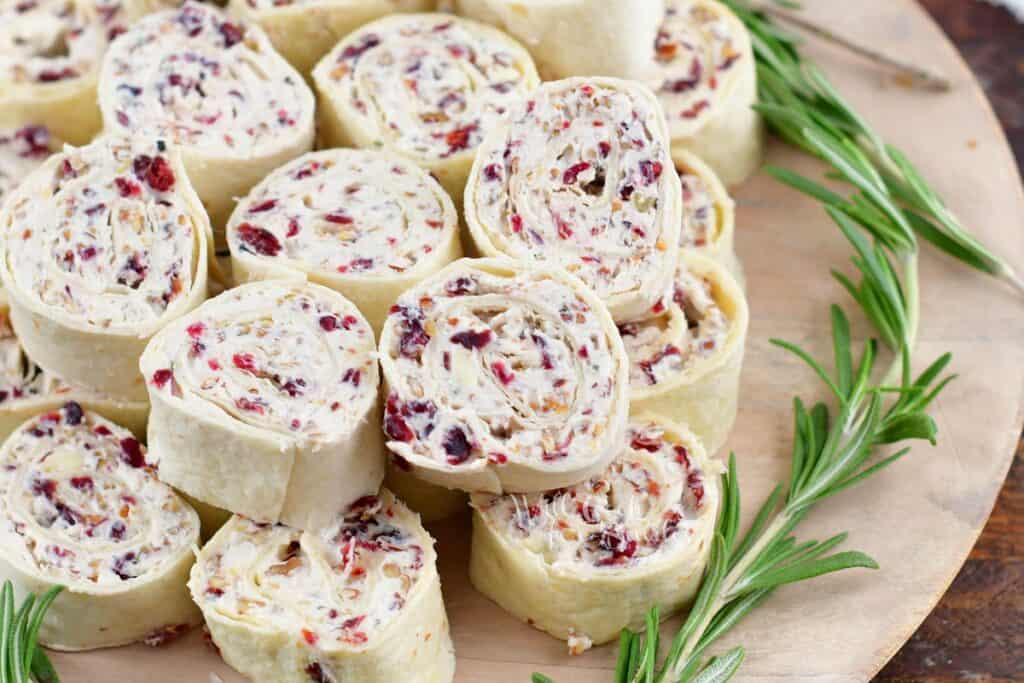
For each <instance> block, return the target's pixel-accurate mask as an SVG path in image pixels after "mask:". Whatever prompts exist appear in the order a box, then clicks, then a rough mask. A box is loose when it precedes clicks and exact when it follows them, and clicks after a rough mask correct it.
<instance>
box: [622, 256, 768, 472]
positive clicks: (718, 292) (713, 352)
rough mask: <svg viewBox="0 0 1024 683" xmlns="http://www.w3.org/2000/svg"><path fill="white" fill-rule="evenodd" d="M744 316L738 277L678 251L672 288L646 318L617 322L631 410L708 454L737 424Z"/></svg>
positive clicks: (714, 450) (745, 324)
mask: <svg viewBox="0 0 1024 683" xmlns="http://www.w3.org/2000/svg"><path fill="white" fill-rule="evenodd" d="M748 323H749V312H748V309H747V302H746V297H745V296H744V295H743V290H742V289H741V288H740V286H739V284H738V283H737V282H736V279H735V278H733V276H732V275H730V274H729V272H728V271H727V270H726V269H725V268H724V267H723V266H722V265H720V264H718V263H716V262H715V261H713V260H711V259H710V258H708V257H707V256H704V255H701V254H698V253H692V252H687V251H686V250H685V249H684V250H682V253H681V255H680V263H679V268H678V269H677V271H676V275H675V283H674V285H673V286H672V289H671V290H670V292H669V293H668V294H667V295H666V296H665V297H664V298H663V299H662V300H661V301H659V302H658V303H657V304H655V306H654V307H653V308H652V309H651V310H650V312H649V313H648V315H647V316H645V317H643V318H638V319H635V320H631V321H628V322H620V323H619V333H620V334H621V335H622V342H623V344H624V345H625V347H626V354H627V355H628V356H629V361H630V370H629V380H630V387H631V391H630V410H631V411H632V412H633V413H634V414H637V413H657V414H659V415H664V416H666V417H668V418H670V419H672V420H675V421H676V422H679V423H681V424H685V425H687V426H688V427H689V428H690V429H692V430H693V431H694V433H696V434H697V436H698V437H699V438H700V440H701V443H703V444H704V445H705V447H706V448H707V451H708V453H710V454H712V455H713V454H714V453H715V452H717V451H718V449H719V448H721V446H722V444H723V443H725V439H726V437H727V436H728V434H729V430H730V429H731V428H732V425H733V422H735V420H736V407H737V406H736V404H737V400H738V396H739V383H740V369H741V367H742V365H743V345H744V343H745V341H746V336H747V325H748Z"/></svg>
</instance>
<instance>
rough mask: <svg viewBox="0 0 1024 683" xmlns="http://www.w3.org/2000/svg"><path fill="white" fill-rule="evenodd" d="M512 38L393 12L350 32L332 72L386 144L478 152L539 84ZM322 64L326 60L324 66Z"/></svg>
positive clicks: (422, 150)
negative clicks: (535, 84) (392, 14)
mask: <svg viewBox="0 0 1024 683" xmlns="http://www.w3.org/2000/svg"><path fill="white" fill-rule="evenodd" d="M523 54H524V53H523V51H522V49H521V48H519V47H518V45H516V44H515V43H514V42H513V41H512V40H511V39H510V38H506V37H504V36H503V35H502V34H500V33H499V32H497V31H495V30H493V29H490V28H487V27H483V26H481V25H478V24H475V23H472V22H467V21H464V20H460V19H456V18H454V17H445V16H441V15H433V14H432V15H411V16H405V17H390V18H387V19H384V20H381V21H378V22H374V23H372V24H369V25H367V26H365V27H363V28H362V29H360V30H358V31H356V32H354V33H352V34H350V35H349V36H348V37H346V38H345V39H344V40H343V41H342V42H341V43H340V44H339V45H338V47H337V48H335V50H334V51H333V52H331V54H330V55H328V56H327V57H325V59H326V60H333V66H332V67H331V68H330V70H329V71H326V72H325V73H326V74H328V76H329V82H330V84H331V86H332V87H333V88H336V89H337V92H338V93H340V98H339V99H340V100H343V101H344V102H345V103H346V104H347V106H348V107H350V108H351V110H352V111H353V112H354V113H355V114H356V115H358V116H359V122H360V125H361V126H363V127H365V128H366V129H367V130H370V131H373V135H374V136H375V137H376V138H377V139H378V140H379V141H380V144H381V145H384V146H387V147H389V148H393V149H396V150H397V151H399V152H402V153H404V154H407V155H410V156H413V157H416V158H421V159H423V158H426V159H431V160H443V159H448V158H451V157H455V156H459V155H462V154H470V155H471V154H472V153H473V150H475V149H476V148H477V146H478V145H479V144H480V142H481V140H483V137H484V135H485V134H486V133H487V132H488V131H490V130H491V129H492V128H494V126H495V124H497V123H498V122H499V121H501V120H503V119H504V118H505V116H506V114H507V112H508V110H509V107H511V106H512V105H513V104H515V103H517V102H519V101H521V100H522V98H523V97H524V96H525V94H526V92H527V91H528V89H529V88H530V87H531V85H532V80H531V78H530V77H529V74H530V73H531V72H532V66H529V65H527V64H524V63H523V62H522V60H523ZM321 68H322V67H321Z"/></svg>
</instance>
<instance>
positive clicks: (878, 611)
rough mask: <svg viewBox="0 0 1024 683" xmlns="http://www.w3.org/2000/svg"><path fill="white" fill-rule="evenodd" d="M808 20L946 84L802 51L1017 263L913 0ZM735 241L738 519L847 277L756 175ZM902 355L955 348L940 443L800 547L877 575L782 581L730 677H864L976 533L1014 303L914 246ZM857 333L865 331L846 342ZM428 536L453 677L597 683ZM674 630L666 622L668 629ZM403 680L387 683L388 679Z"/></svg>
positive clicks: (1006, 161)
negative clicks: (916, 282)
mask: <svg viewBox="0 0 1024 683" xmlns="http://www.w3.org/2000/svg"><path fill="white" fill-rule="evenodd" d="M808 5H809V7H808V9H807V10H806V11H807V13H808V15H809V16H811V17H812V18H814V19H815V20H817V21H821V22H824V23H826V24H829V25H831V26H833V27H834V28H836V29H838V30H839V31H840V32H841V33H844V34H848V35H850V36H852V37H854V38H855V39H857V40H859V41H860V42H863V43H866V44H870V45H873V46H875V47H877V48H880V49H884V50H886V51H887V52H890V53H892V54H893V55H898V56H900V57H903V58H907V59H910V60H912V61H914V62H917V63H921V64H927V65H929V66H931V67H934V68H935V69H937V70H940V71H942V72H944V73H945V74H946V75H948V76H950V77H951V78H952V80H953V81H954V83H955V89H954V91H953V92H951V93H948V94H944V95H936V94H928V93H921V92H917V91H911V90H908V89H906V88H904V87H901V86H899V85H897V84H896V82H895V81H893V80H892V79H891V78H889V77H887V76H885V75H884V74H881V73H880V72H879V71H878V70H877V69H876V68H875V67H873V66H871V65H868V64H866V63H864V62H862V61H860V60H857V59H856V58H854V57H851V56H849V55H848V54H846V53H844V52H841V51H838V50H836V49H833V48H829V47H823V46H821V45H818V44H816V43H814V41H809V44H808V49H809V52H810V53H811V54H812V55H813V56H814V57H815V58H816V59H817V60H818V62H819V63H820V64H821V65H822V66H824V67H825V68H826V70H827V71H828V72H829V74H830V75H831V76H832V77H833V79H834V80H835V82H836V83H837V85H838V86H839V88H840V90H841V91H842V92H843V93H844V94H845V95H846V96H847V97H848V98H849V99H850V100H851V101H852V102H853V104H854V105H855V106H856V108H857V109H858V110H859V111H861V112H863V113H864V114H865V115H866V117H867V118H868V119H869V120H870V121H871V122H872V123H873V124H875V125H876V126H877V127H878V129H879V130H880V131H881V133H882V134H883V135H884V136H885V137H886V138H888V139H889V140H892V141H895V142H897V143H898V144H899V146H900V147H901V148H902V149H903V150H905V151H906V153H907V154H908V155H909V156H910V158H911V159H913V160H914V161H915V162H916V163H917V164H918V165H919V166H920V168H921V169H922V171H923V173H924V175H925V176H926V177H927V178H928V179H929V180H930V181H931V182H932V183H933V184H934V186H935V187H936V188H937V189H938V190H939V191H940V193H941V194H942V195H943V196H944V197H946V198H948V200H949V202H950V204H951V206H952V208H953V209H954V211H956V213H958V214H959V215H960V217H961V218H962V219H963V221H964V222H965V224H966V225H968V226H970V227H971V228H972V229H973V230H975V231H976V233H977V234H978V235H979V236H980V237H981V238H982V239H983V240H985V241H986V242H987V243H988V244H990V245H992V246H993V247H994V248H995V250H996V251H998V252H999V253H1001V254H1003V255H1004V256H1006V257H1007V258H1008V259H1009V260H1010V261H1011V262H1012V263H1014V264H1016V265H1017V266H1018V267H1021V268H1024V231H1022V227H1024V194H1022V191H1021V182H1020V178H1019V176H1018V173H1017V169H1016V166H1015V165H1014V163H1013V158H1012V155H1011V153H1010V150H1009V148H1008V146H1007V144H1006V140H1005V138H1004V136H1003V133H1002V131H1001V129H1000V127H999V124H998V122H997V121H996V119H995V117H994V116H993V114H992V111H991V109H990V107H989V105H988V103H987V102H986V101H985V99H984V96H983V95H982V92H981V90H980V88H979V87H978V84H977V83H976V82H975V81H974V80H973V78H972V76H971V74H970V71H969V70H968V68H967V66H966V65H965V64H964V63H963V62H962V60H961V59H960V57H959V56H958V54H957V52H956V50H955V49H954V48H953V46H952V45H951V44H950V43H949V42H948V41H947V40H946V38H945V37H944V36H943V34H942V33H941V31H940V30H939V28H938V27H937V26H935V25H934V24H933V23H932V21H931V19H930V18H928V16H927V15H926V14H925V12H924V11H923V10H922V9H921V8H920V7H918V6H917V5H916V3H914V2H913V1H912V0H858V1H857V2H850V1H849V0H818V1H817V2H814V3H808ZM769 160H770V161H771V162H773V163H777V164H780V165H783V166H786V167H789V168H794V169H796V170H798V171H801V172H804V173H807V174H818V173H820V167H818V166H816V165H815V163H814V162H812V161H810V160H808V159H807V158H806V157H804V156H802V155H801V154H799V153H797V152H795V151H793V150H791V149H789V148H786V147H785V146H783V145H781V144H778V143H774V144H772V145H771V147H770V154H769ZM734 193H735V196H736V198H737V200H738V203H739V214H738V226H737V228H738V229H737V233H738V234H737V245H738V250H739V253H740V257H741V258H742V260H743V262H744V265H745V269H746V276H747V288H748V294H749V297H750V306H751V311H752V325H751V329H750V335H749V342H748V347H747V356H746V365H745V369H744V379H743V394H742V398H741V404H740V415H739V419H738V421H737V425H736V429H735V431H734V434H733V437H732V439H731V442H730V444H729V447H730V448H732V449H734V450H735V451H736V453H737V456H738V459H739V463H740V479H741V487H742V491H743V498H744V501H745V504H746V508H745V509H744V515H745V517H746V518H747V519H749V516H750V514H751V512H752V510H753V508H755V507H756V506H757V505H758V504H759V503H760V501H761V500H763V497H764V496H765V495H766V493H767V492H768V491H769V490H770V489H771V487H772V486H773V485H774V483H775V482H776V481H778V480H780V479H781V478H783V477H785V476H786V474H787V472H788V454H789V449H790V445H791V444H790V434H791V420H792V416H791V412H790V405H791V400H792V397H793V396H794V395H797V394H799V395H801V396H802V397H804V398H805V399H806V400H813V399H816V398H819V397H821V396H822V392H821V387H820V385H819V382H818V381H817V380H816V379H815V378H814V377H813V376H812V374H811V373H810V372H809V371H808V370H807V369H806V368H804V367H803V366H801V365H800V364H799V363H798V362H797V361H795V360H794V359H793V358H791V357H789V356H788V355H787V354H785V353H784V352H782V351H781V350H778V349H776V348H775V347H772V346H771V345H769V343H768V340H769V338H772V337H781V338H784V339H787V340H790V341H793V342H796V343H799V344H801V345H803V346H804V347H805V348H808V349H809V350H811V351H812V352H814V353H815V355H816V356H817V357H821V358H827V357H829V337H828V330H829V313H828V306H829V304H830V303H833V302H837V303H841V304H843V305H845V306H846V307H847V310H849V311H853V310H854V309H853V307H852V306H851V305H850V302H849V300H848V299H847V297H846V296H845V295H844V293H843V292H842V290H841V289H840V288H839V286H838V285H836V284H835V283H834V282H832V281H831V280H830V278H829V270H830V269H832V268H839V269H843V270H845V271H847V272H849V270H850V269H849V256H850V249H849V247H848V246H847V245H846V243H845V242H844V241H843V240H842V238H841V236H840V234H839V231H838V230H837V229H836V228H835V227H834V226H833V225H832V224H831V223H830V222H829V220H828V218H827V217H826V216H825V213H824V211H823V210H822V209H821V208H820V207H819V206H818V205H816V204H815V203H813V202H811V201H809V200H807V199H805V198H803V197H802V196H798V195H797V194H795V193H793V192H791V191H788V190H786V189H784V188H783V187H781V186H779V185H778V184H777V183H775V182H774V181H772V180H771V179H770V178H768V177H767V176H765V175H763V174H762V175H759V176H758V177H755V178H754V179H752V180H751V181H749V182H748V183H747V184H745V185H744V186H743V187H741V188H738V189H736V190H735V192H734ZM921 280H922V302H921V319H922V325H921V330H920V341H919V344H918V349H917V353H916V360H917V363H918V364H919V365H920V366H922V367H923V366H924V365H925V364H927V363H928V362H930V361H932V360H933V359H934V358H936V357H937V356H938V355H940V354H941V353H943V352H945V351H952V352H953V354H954V362H953V366H952V369H953V371H954V372H958V373H959V374H960V379H958V380H957V381H956V382H955V383H954V384H953V385H951V386H950V388H949V389H948V390H947V391H946V392H945V393H944V394H943V395H942V397H941V398H940V399H939V401H938V402H937V404H936V405H935V407H934V410H933V414H934V416H935V419H936V420H937V421H938V424H939V430H940V437H939V438H940V441H939V445H938V447H935V448H932V447H929V446H928V445H927V444H919V445H915V447H914V450H913V452H912V454H911V455H910V456H908V457H907V458H906V459H904V460H903V461H902V462H900V463H898V464H897V465H895V466H894V467H892V468H891V469H889V470H886V471H885V472H884V473H883V474H881V475H879V476H878V477H877V478H876V479H873V480H871V481H870V482H868V483H867V484H865V485H863V486H861V487H859V488H856V489H853V490H851V491H848V492H846V493H845V494H843V495H841V496H839V497H838V498H837V499H835V500H834V501H832V502H830V503H828V504H827V505H826V506H823V507H822V508H821V509H819V510H817V511H816V512H814V513H813V514H812V516H811V518H810V519H809V520H808V521H807V522H805V523H804V524H803V525H802V526H801V527H800V529H799V533H800V534H801V535H802V536H803V537H806V538H811V537H817V538H822V537H825V536H829V535H832V534H833V533H836V532H838V531H842V530H847V531H849V532H850V539H849V542H848V544H847V546H848V547H851V548H858V549H861V550H864V551H866V552H868V553H869V554H871V555H872V556H874V557H875V558H876V559H877V560H878V561H879V562H880V564H881V565H882V569H881V570H880V571H878V572H868V571H851V572H848V573H844V574H841V575H836V576H832V577H827V578H823V579H818V580H816V581H814V582H813V583H808V584H802V585H797V586H792V587H788V588H784V589H782V590H780V591H778V592H777V593H776V594H775V595H773V596H772V597H771V598H770V599H769V600H768V601H767V602H766V603H765V604H764V605H763V606H762V607H761V608H760V609H759V610H758V611H757V612H755V613H754V614H752V615H751V616H750V617H748V619H747V620H746V621H745V622H743V623H742V624H741V625H740V626H739V627H738V628H737V629H736V631H735V632H734V633H733V634H731V635H730V636H729V637H728V638H727V639H726V642H723V643H722V644H721V647H720V648H719V650H721V649H724V648H726V647H728V646H731V645H733V644H737V643H742V644H744V645H745V646H746V648H747V659H746V662H745V663H744V665H743V669H742V671H741V673H740V675H739V677H738V679H737V680H741V681H762V682H763V681H793V680H803V681H815V682H822V683H824V682H836V683H839V682H844V683H845V682H851V683H863V682H864V681H867V680H868V679H869V678H870V677H871V676H872V675H874V673H875V672H877V671H878V670H879V669H880V668H881V667H882V665H883V664H884V663H885V662H886V661H887V660H888V659H889V657H891V656H892V655H893V654H894V653H895V652H896V651H897V649H898V648H899V647H900V646H901V645H902V644H903V643H904V642H905V641H906V640H907V639H908V638H909V637H910V635H911V634H912V633H913V632H914V630H915V629H916V627H917V626H918V624H919V623H920V622H921V621H922V620H923V619H924V617H925V616H926V615H927V614H928V612H929V611H930V610H931V609H932V607H933V606H934V605H935V603H936V601H937V600H938V599H939V597H940V596H941V595H942V593H943V592H944V591H945V590H946V588H947V587H948V585H949V583H950V582H951V581H952V579H953V577H954V576H955V575H956V573H957V571H958V569H959V568H960V566H961V564H962V563H963V561H964V559H965V558H966V556H967V554H968V552H969V550H970V548H971V546H972V545H973V544H974V541H975V539H976V537H977V535H978V533H979V532H980V530H981V529H982V527H983V526H984V523H985V520H986V519H987V517H988V514H989V511H990V510H991V507H992V504H993V502H994V500H995V497H996V494H997V492H998V491H999V488H1000V486H1001V484H1002V482H1003V479H1004V477H1005V475H1006V471H1007V469H1008V467H1009V464H1010V461H1011V459H1012V456H1013V447H1014V444H1015V442H1016V439H1017V436H1018V435H1019V434H1020V429H1021V421H1022V416H1024V300H1022V299H1021V298H1020V297H1019V296H1018V295H1015V294H1014V293H1013V292H1011V291H1010V290H1009V289H1008V288H1006V287H1003V286H1001V285H1000V284H998V283H996V282H994V281H993V280H990V279H987V278H984V277H982V276H980V275H977V274H975V273H974V272H971V271H969V270H967V269H966V268H965V267H962V266H960V265H958V264H956V263H954V262H953V261H952V260H951V259H949V258H947V257H945V256H943V255H941V254H938V253H937V252H935V251H934V250H933V249H930V248H927V247H926V248H925V249H924V253H923V254H922V258H921ZM858 330H859V331H860V332H861V334H866V333H867V326H866V325H865V324H863V321H858V323H856V324H855V333H856V332H857V331H858ZM431 530H432V531H433V533H434V534H435V536H436V537H437V539H438V550H439V553H440V558H441V559H440V563H441V573H442V577H443V582H444V584H443V585H444V594H445V598H446V602H447V607H448V614H449V617H450V619H451V626H452V634H453V636H454V639H455V646H456V650H457V654H458V673H457V676H456V680H457V681H459V682H460V683H477V682H480V681H498V682H504V681H515V682H520V683H525V682H526V681H528V680H529V675H530V673H531V672H533V671H542V672H544V673H546V674H548V675H550V676H552V677H553V678H554V679H555V680H556V681H558V683H583V682H584V681H587V682H603V681H607V680H609V678H610V669H611V668H612V667H613V666H614V657H615V649H614V647H612V646H609V647H603V648H596V649H594V650H592V651H590V652H588V653H587V654H586V655H584V656H582V657H576V658H570V657H569V656H568V655H567V654H566V648H565V645H564V643H562V642H560V641H556V640H553V639H551V638H549V637H548V636H546V635H544V634H541V633H539V632H537V631H534V630H532V629H530V628H528V627H527V626H525V625H523V624H521V623H520V622H518V621H516V620H515V619H513V618H512V617H510V616H508V615H506V614H505V613H503V612H502V611H501V610H500V609H499V608H498V607H497V606H495V605H493V604H492V603H490V602H489V601H488V600H486V599H485V598H484V597H483V596H481V595H480V594H478V593H476V591H474V590H473V588H472V587H471V586H470V584H469V580H468V578H467V574H466V562H467V557H468V546H469V521H468V518H464V519H459V520H453V521H450V522H447V523H444V524H442V525H438V526H435V527H434V528H432V529H431ZM678 623H679V622H678V619H676V620H673V621H670V622H668V623H667V624H666V625H665V626H664V633H666V634H669V633H670V632H672V631H673V630H674V629H675V628H676V627H677V626H678ZM55 664H56V666H57V668H58V670H59V671H60V672H61V674H62V676H63V677H64V680H67V681H69V682H71V683H93V682H96V683H100V682H103V683H106V682H108V681H131V682H134V681H145V682H146V683H171V682H174V683H180V682H188V683H192V682H193V681H195V682H199V683H208V682H209V681H211V680H216V679H215V678H212V677H211V674H216V675H217V676H219V677H220V678H221V679H222V680H223V681H224V682H225V683H231V682H235V681H242V678H241V677H240V676H238V674H236V673H234V672H233V671H231V670H230V669H229V668H228V667H227V666H226V665H225V664H223V662H221V660H220V658H219V657H217V655H215V654H214V653H213V651H212V650H211V649H210V648H208V647H206V646H204V644H203V639H202V634H201V633H200V632H199V630H198V629H197V630H196V631H195V632H193V633H191V634H189V635H188V636H187V637H185V638H183V639H181V640H179V641H177V642H174V643H171V644H169V645H166V646H164V647H161V648H157V649H153V648H148V647H145V646H133V647H126V648H119V649H113V650H106V651H100V652H92V653H86V654H74V655H69V654H58V655H56V657H55ZM396 683H399V682H396Z"/></svg>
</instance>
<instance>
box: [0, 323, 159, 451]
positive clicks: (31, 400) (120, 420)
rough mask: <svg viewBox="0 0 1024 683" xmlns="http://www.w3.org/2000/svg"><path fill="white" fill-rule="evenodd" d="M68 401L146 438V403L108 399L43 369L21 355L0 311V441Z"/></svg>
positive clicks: (22, 352)
mask: <svg viewBox="0 0 1024 683" xmlns="http://www.w3.org/2000/svg"><path fill="white" fill-rule="evenodd" d="M68 401H75V402H77V403H79V404H81V405H83V406H85V408H86V409H87V410H93V411H95V412H97V413H99V414H100V415H103V416H104V417H106V418H107V419H109V420H113V421H114V422H116V423H117V424H119V425H122V426H124V427H126V428H127V429H130V430H131V432H132V433H133V434H135V435H136V436H138V437H140V438H145V436H146V419H147V418H148V417H149V404H148V403H147V402H146V401H122V400H118V399H116V398H111V397H109V396H105V395H103V394H99V393H97V392H95V391H92V390H90V389H88V388H85V387H80V386H73V385H71V384H68V383H67V382H65V381H63V380H62V379H60V378H59V377H56V376H54V375H53V374H51V373H49V372H47V371H46V370H43V369H42V368H41V367H39V366H38V365H36V364H35V363H33V362H32V360H31V359H30V358H29V357H28V356H26V355H25V351H24V349H22V348H21V343H20V342H19V341H18V338H17V337H16V336H15V334H14V330H13V329H12V328H11V325H10V320H9V318H8V314H7V311H6V310H0V439H6V438H7V436H8V435H9V434H10V433H11V432H13V431H14V430H15V429H17V427H18V426H19V425H21V423H23V422H24V421H25V420H27V419H28V418H30V417H32V416H33V415H39V414H40V413H47V412H52V411H55V410H57V409H58V408H60V407H61V406H62V405H64V404H65V403H67V402H68Z"/></svg>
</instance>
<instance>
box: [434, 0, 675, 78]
mask: <svg viewBox="0 0 1024 683" xmlns="http://www.w3.org/2000/svg"><path fill="white" fill-rule="evenodd" d="M446 4H447V5H449V6H452V8H453V9H454V10H455V11H456V12H458V13H459V14H461V15H464V16H467V17H469V18H470V19H476V20H478V21H483V22H486V23H489V24H493V25H494V26H497V27H499V28H501V29H503V30H505V31H507V32H508V33H510V34H511V35H513V36H515V37H516V38H518V39H519V40H521V41H522V42H523V45H525V46H526V47H527V49H528V50H530V53H531V54H532V55H533V58H534V59H535V60H537V65H538V67H539V68H540V70H541V73H543V74H544V77H545V78H549V79H557V78H568V77H570V76H613V77H617V78H632V79H642V78H644V77H646V76H649V75H650V73H651V71H652V70H653V68H654V66H653V63H652V61H653V60H652V59H651V45H653V44H654V40H655V36H656V35H657V31H658V26H659V24H660V22H661V19H662V15H663V13H664V4H665V3H664V2H663V0H615V1H614V2H608V0H451V1H450V2H448V3H446Z"/></svg>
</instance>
